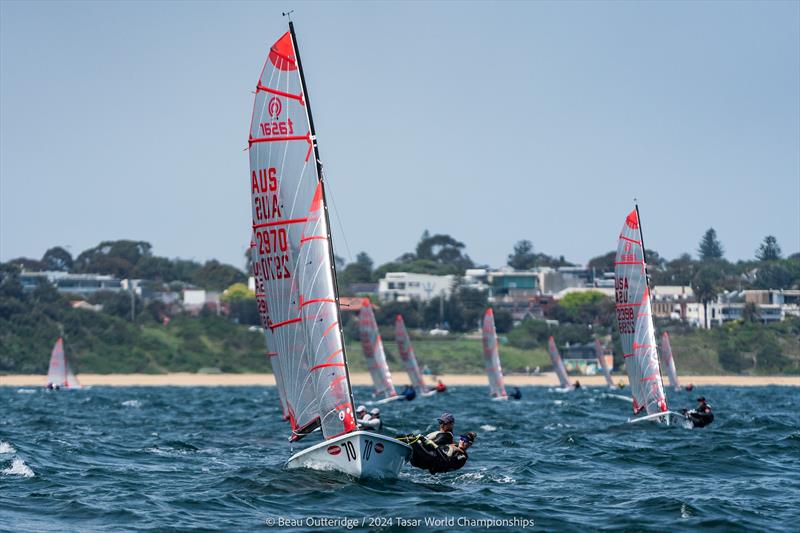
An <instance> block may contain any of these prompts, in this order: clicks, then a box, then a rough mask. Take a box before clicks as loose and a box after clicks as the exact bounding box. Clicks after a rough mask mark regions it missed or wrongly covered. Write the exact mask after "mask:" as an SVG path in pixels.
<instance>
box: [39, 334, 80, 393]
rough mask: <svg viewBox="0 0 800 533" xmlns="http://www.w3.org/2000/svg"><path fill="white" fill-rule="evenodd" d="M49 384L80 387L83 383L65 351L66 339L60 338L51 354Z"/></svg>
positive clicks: (48, 373)
mask: <svg viewBox="0 0 800 533" xmlns="http://www.w3.org/2000/svg"><path fill="white" fill-rule="evenodd" d="M47 384H48V385H57V386H59V387H64V388H68V389H79V388H80V387H81V384H80V383H79V382H78V378H76V377H75V374H74V373H73V372H72V369H71V368H70V366H69V362H68V361H67V357H66V354H65V353H64V339H62V338H61V337H59V338H58V340H57V341H56V343H55V345H54V346H53V351H52V353H51V354H50V367H49V368H48V370H47Z"/></svg>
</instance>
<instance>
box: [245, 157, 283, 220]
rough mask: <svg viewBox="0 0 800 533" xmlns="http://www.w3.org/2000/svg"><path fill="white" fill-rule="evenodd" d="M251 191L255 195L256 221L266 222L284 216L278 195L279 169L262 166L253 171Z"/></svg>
mask: <svg viewBox="0 0 800 533" xmlns="http://www.w3.org/2000/svg"><path fill="white" fill-rule="evenodd" d="M250 192H251V194H252V195H253V207H254V208H255V222H256V223H260V222H266V221H269V220H274V219H279V218H281V217H282V216H283V213H282V212H281V202H280V197H279V195H278V169H277V168H275V167H269V168H260V169H258V172H256V171H255V170H254V171H253V172H252V173H251V184H250Z"/></svg>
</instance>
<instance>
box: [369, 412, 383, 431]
mask: <svg viewBox="0 0 800 533" xmlns="http://www.w3.org/2000/svg"><path fill="white" fill-rule="evenodd" d="M369 419H370V421H372V424H371V427H372V428H373V429H381V427H382V426H383V420H381V410H380V409H378V408H377V407H375V408H373V409H372V410H371V411H370V412H369ZM375 420H377V421H378V424H377V427H376V426H375V422H374V421H375Z"/></svg>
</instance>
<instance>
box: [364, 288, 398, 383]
mask: <svg viewBox="0 0 800 533" xmlns="http://www.w3.org/2000/svg"><path fill="white" fill-rule="evenodd" d="M358 326H359V333H360V335H361V348H362V349H363V350H364V358H365V359H366V360H367V368H369V373H370V375H371V376H372V385H373V394H375V396H378V397H381V398H390V397H392V396H397V391H396V390H395V388H394V383H392V373H391V372H390V371H389V365H388V364H387V363H386V352H385V351H384V349H383V340H382V339H381V333H380V330H379V329H378V323H377V322H376V321H375V313H374V312H373V311H372V304H371V303H370V301H369V298H364V300H363V301H362V302H361V311H360V312H359V315H358Z"/></svg>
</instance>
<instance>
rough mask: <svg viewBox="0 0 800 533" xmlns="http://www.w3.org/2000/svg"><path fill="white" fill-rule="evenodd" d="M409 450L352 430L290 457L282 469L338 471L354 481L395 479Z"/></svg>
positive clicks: (377, 437) (382, 436)
mask: <svg viewBox="0 0 800 533" xmlns="http://www.w3.org/2000/svg"><path fill="white" fill-rule="evenodd" d="M410 457H411V447H410V446H408V445H406V444H404V443H402V442H400V441H398V440H396V439H393V438H391V437H387V436H385V435H380V434H378V433H372V432H370V431H353V432H351V433H347V434H345V435H342V436H341V437H337V438H335V439H331V440H326V441H325V442H321V443H319V444H316V445H314V446H312V447H311V448H308V449H306V450H303V451H301V452H298V453H296V454H294V455H293V456H292V457H291V458H289V461H288V462H287V463H286V468H290V469H293V468H310V469H312V470H329V471H335V472H342V473H345V474H347V475H350V476H353V477H355V478H358V479H361V478H384V479H385V478H396V477H397V475H398V474H399V473H400V468H402V466H403V464H404V463H405V462H406V461H408V459H409V458H410Z"/></svg>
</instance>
